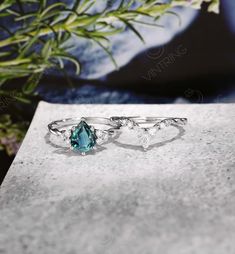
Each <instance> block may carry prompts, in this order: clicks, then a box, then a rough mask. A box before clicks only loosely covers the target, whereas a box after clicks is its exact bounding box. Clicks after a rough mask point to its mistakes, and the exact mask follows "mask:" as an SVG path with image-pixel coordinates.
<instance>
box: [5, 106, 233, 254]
mask: <svg viewBox="0 0 235 254" xmlns="http://www.w3.org/2000/svg"><path fill="white" fill-rule="evenodd" d="M112 115H149V116H150V115H152V116H154V115H158V116H159V115H162V116H183V117H188V118H189V124H188V125H187V126H186V127H185V128H184V129H183V128H178V130H176V133H175V134H173V136H171V137H170V138H169V139H167V137H166V135H165V136H164V134H162V135H163V138H162V137H161V138H162V139H161V140H160V139H159V140H160V141H159V142H157V143H156V144H154V145H153V146H152V147H151V149H150V150H149V151H148V152H143V151H142V150H141V149H139V147H135V146H133V145H121V144H120V143H119V142H116V141H115V142H114V143H109V144H107V145H105V146H104V147H103V149H101V151H100V150H98V151H97V152H96V153H94V154H90V155H87V156H85V157H83V156H78V155H76V154H74V153H73V152H69V151H68V150H66V149H64V148H61V147H58V146H53V145H51V143H50V142H49V137H48V135H47V128H46V127H47V124H48V123H49V122H50V121H52V120H55V119H60V118H64V117H73V116H76V117H80V116H112ZM234 127H235V104H213V105H210V104H209V105H205V104H204V105H56V104H48V103H45V102H41V103H40V104H39V106H38V109H37V111H36V114H35V116H34V119H33V121H32V124H31V126H30V128H29V130H28V133H27V135H26V137H25V139H24V142H23V144H22V146H21V148H20V151H19V152H18V154H17V156H16V158H15V160H14V162H13V164H12V166H11V168H10V170H9V172H8V174H7V176H6V178H5V180H4V182H3V184H2V186H1V189H0V253H1V254H3V253H4V254H5V253H7V254H8V253H9V254H13V253H17V254H21V253H22V254H29V253H30V254H31V253H40V254H42V253H45V254H54V253H55V254H58V253H63V254H75V253H76V254H77V253H78V254H93V253H94V254H106V253H112V254H120V253H123V254H132V253H133V254H159V253H160V254H164V253H166V254H173V253H174V254H175V253H177V254H185V253H187V254H188V253H200V254H209V253H213V254H217V253H218V254H222V253H226V254H230V253H231V254H233V253H235V240H234V239H235V128H234ZM162 133H165V132H164V131H163V132H162ZM169 135H172V133H171V134H169ZM174 135H175V136H174Z"/></svg>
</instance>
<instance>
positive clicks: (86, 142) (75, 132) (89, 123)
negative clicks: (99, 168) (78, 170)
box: [48, 117, 120, 155]
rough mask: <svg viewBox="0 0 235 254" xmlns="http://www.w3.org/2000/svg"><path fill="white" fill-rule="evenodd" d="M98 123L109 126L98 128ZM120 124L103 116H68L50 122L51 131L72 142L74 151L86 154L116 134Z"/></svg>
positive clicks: (71, 145)
mask: <svg viewBox="0 0 235 254" xmlns="http://www.w3.org/2000/svg"><path fill="white" fill-rule="evenodd" d="M96 125H105V126H109V128H106V129H98V128H96V127H95V126H96ZM119 127H120V126H119V125H118V124H116V123H115V122H113V121H111V119H109V118H103V117H82V118H66V119H62V120H57V121H53V122H51V123H50V124H48V130H49V131H50V133H52V134H54V135H56V136H60V137H62V138H63V140H64V141H65V142H67V143H69V144H70V148H71V150H73V151H76V152H77V151H78V152H81V154H82V155H85V154H86V153H87V152H89V151H91V150H92V149H94V148H95V147H96V145H97V144H98V145H101V144H103V143H105V142H107V141H108V140H109V138H111V137H113V136H114V135H115V134H116V131H117V130H118V129H119Z"/></svg>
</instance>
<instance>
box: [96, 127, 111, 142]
mask: <svg viewBox="0 0 235 254" xmlns="http://www.w3.org/2000/svg"><path fill="white" fill-rule="evenodd" d="M95 134H96V136H97V140H96V143H97V144H98V145H101V144H103V143H105V142H106V141H108V138H109V135H108V133H107V132H105V131H102V130H96V132H95Z"/></svg>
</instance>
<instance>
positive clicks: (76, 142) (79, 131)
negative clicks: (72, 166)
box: [70, 121, 96, 153]
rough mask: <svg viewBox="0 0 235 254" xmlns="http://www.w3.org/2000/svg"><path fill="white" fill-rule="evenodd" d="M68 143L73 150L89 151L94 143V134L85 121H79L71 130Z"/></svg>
mask: <svg viewBox="0 0 235 254" xmlns="http://www.w3.org/2000/svg"><path fill="white" fill-rule="evenodd" d="M70 144H71V147H72V149H73V150H74V151H79V152H81V153H86V152H89V151H90V150H91V149H92V148H93V147H94V146H95V144H96V135H95V134H94V132H93V131H92V130H91V128H90V127H89V126H88V125H87V123H86V122H85V121H81V122H80V123H79V124H78V125H77V126H76V127H75V128H74V129H73V130H72V131H71V136H70Z"/></svg>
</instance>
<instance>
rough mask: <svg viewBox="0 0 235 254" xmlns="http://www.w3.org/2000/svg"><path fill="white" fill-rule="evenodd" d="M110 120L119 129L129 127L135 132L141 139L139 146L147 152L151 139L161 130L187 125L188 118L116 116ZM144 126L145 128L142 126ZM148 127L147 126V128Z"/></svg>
mask: <svg viewBox="0 0 235 254" xmlns="http://www.w3.org/2000/svg"><path fill="white" fill-rule="evenodd" d="M110 120H111V121H112V122H115V123H116V124H117V125H119V127H120V128H121V127H128V128H129V129H131V130H134V131H135V132H136V134H137V137H138V139H139V144H140V145H141V146H142V147H143V148H144V150H147V148H148V147H149V145H150V141H151V138H152V137H154V136H155V135H156V133H157V132H158V131H159V130H162V129H163V128H165V127H168V126H180V125H186V124H187V121H188V120H187V118H179V117H140V116H121V117H118V116H114V117H111V118H110ZM142 125H144V126H142ZM146 125H147V126H146Z"/></svg>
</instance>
